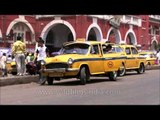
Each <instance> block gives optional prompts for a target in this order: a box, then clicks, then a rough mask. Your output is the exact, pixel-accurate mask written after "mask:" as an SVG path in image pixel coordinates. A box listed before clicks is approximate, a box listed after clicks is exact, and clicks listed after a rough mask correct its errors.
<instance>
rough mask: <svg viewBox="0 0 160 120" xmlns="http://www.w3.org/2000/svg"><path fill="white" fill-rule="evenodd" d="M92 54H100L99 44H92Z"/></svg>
mask: <svg viewBox="0 0 160 120" xmlns="http://www.w3.org/2000/svg"><path fill="white" fill-rule="evenodd" d="M90 53H91V54H99V49H98V45H92V46H91V52H90Z"/></svg>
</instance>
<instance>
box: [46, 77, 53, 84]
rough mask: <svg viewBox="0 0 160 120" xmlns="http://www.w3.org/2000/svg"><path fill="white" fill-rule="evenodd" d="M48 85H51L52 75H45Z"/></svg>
mask: <svg viewBox="0 0 160 120" xmlns="http://www.w3.org/2000/svg"><path fill="white" fill-rule="evenodd" d="M47 83H48V85H53V77H47Z"/></svg>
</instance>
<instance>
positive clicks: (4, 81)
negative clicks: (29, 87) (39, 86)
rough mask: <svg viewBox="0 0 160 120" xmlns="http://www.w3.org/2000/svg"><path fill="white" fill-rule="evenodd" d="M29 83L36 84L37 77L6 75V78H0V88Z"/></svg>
mask: <svg viewBox="0 0 160 120" xmlns="http://www.w3.org/2000/svg"><path fill="white" fill-rule="evenodd" d="M31 82H38V75H25V76H16V75H11V74H8V76H7V77H0V86H6V85H14V84H25V83H31Z"/></svg>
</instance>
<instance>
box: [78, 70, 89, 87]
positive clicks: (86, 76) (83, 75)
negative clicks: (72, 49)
mask: <svg viewBox="0 0 160 120" xmlns="http://www.w3.org/2000/svg"><path fill="white" fill-rule="evenodd" d="M79 78H80V81H81V84H82V85H85V84H86V82H87V81H88V80H89V79H90V76H89V71H88V69H87V68H86V67H82V68H81V70H80V74H79Z"/></svg>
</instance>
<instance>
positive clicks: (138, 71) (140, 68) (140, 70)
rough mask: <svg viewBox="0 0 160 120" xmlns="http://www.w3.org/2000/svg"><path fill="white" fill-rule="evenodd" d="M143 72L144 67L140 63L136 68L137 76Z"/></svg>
mask: <svg viewBox="0 0 160 120" xmlns="http://www.w3.org/2000/svg"><path fill="white" fill-rule="evenodd" d="M144 71H145V67H144V65H143V64H142V63H141V64H140V66H139V68H138V70H137V73H138V74H142V73H144Z"/></svg>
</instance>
